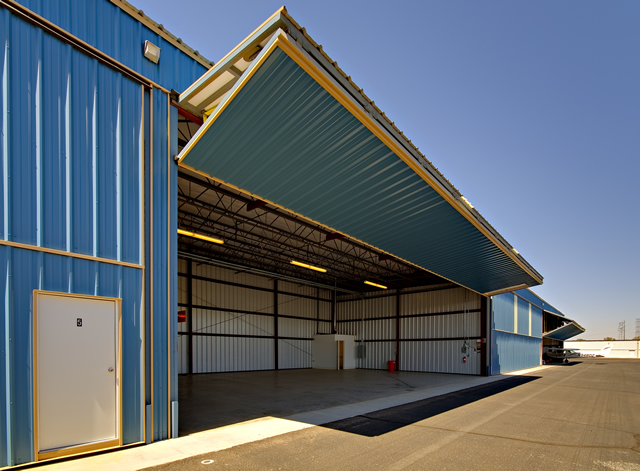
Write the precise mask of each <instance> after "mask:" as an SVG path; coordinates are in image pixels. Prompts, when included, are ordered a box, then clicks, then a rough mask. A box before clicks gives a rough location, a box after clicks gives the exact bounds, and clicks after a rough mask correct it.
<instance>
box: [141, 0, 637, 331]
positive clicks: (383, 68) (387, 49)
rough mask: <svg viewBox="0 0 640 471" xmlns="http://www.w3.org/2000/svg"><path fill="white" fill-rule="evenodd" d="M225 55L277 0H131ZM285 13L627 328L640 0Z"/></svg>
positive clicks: (601, 317)
mask: <svg viewBox="0 0 640 471" xmlns="http://www.w3.org/2000/svg"><path fill="white" fill-rule="evenodd" d="M132 3H133V4H134V5H135V6H136V7H137V8H140V9H142V10H144V12H145V13H146V14H147V15H148V16H150V17H151V18H152V19H154V20H155V21H157V22H159V23H162V24H163V25H164V26H165V28H167V29H168V30H169V31H171V32H172V33H173V34H175V35H176V36H179V37H181V38H182V39H183V40H184V41H185V42H186V43H187V44H189V45H190V46H191V47H193V48H194V49H198V50H199V51H200V52H201V53H202V54H203V55H205V56H206V57H207V58H209V59H211V60H213V61H217V60H219V59H220V58H221V57H223V56H224V55H225V54H226V53H227V52H228V51H229V50H231V49H232V48H233V47H235V46H236V45H237V44H238V43H239V42H240V41H242V40H243V39H244V38H245V37H246V36H247V35H248V34H249V33H250V32H251V31H253V30H254V29H255V28H256V27H257V26H259V25H260V24H261V23H262V22H263V21H264V20H265V19H266V18H268V17H269V16H270V15H271V14H272V13H273V12H274V11H276V10H277V9H278V8H279V7H280V6H281V3H278V2H276V1H270V0H259V1H258V0H252V1H249V0H247V1H235V2H213V1H202V0H200V1H196V0H183V1H181V2H179V3H177V2H172V1H168V0H132ZM286 6H287V10H288V11H289V13H290V14H291V15H292V16H293V17H294V18H295V19H296V21H297V22H298V23H300V25H302V26H304V27H305V28H306V29H307V31H308V33H309V34H310V35H311V36H312V37H313V38H314V39H315V40H316V41H317V42H318V43H320V44H322V45H323V48H324V50H325V51H326V52H327V53H328V54H329V56H331V57H332V58H333V59H334V60H336V61H337V62H338V64H339V65H340V67H341V68H342V69H343V70H344V71H345V72H346V73H347V74H348V75H351V76H352V78H353V80H354V81H355V82H356V83H357V84H358V85H359V86H360V87H362V88H363V89H364V91H365V93H366V94H367V95H368V96H369V97H370V98H372V99H373V100H374V101H375V102H376V104H377V105H378V106H379V107H380V108H381V109H382V110H383V111H385V113H386V114H387V116H389V117H390V118H391V119H392V120H393V121H395V123H396V125H397V126H398V127H399V128H400V129H401V130H402V131H404V133H405V135H407V136H408V137H409V138H410V139H411V140H412V141H413V142H414V144H416V145H417V146H418V147H419V148H420V150H421V151H422V152H423V153H424V154H425V155H426V156H427V158H429V159H430V160H431V161H432V162H433V163H434V165H435V166H436V167H438V168H439V169H440V171H442V172H443V173H444V175H445V176H446V177H447V178H448V179H449V180H450V181H451V182H452V183H453V184H454V185H455V186H456V188H458V189H459V190H460V191H461V192H462V193H463V194H464V195H465V196H466V197H467V198H468V199H469V201H471V203H472V204H473V205H474V206H475V207H476V208H477V209H478V210H479V211H480V212H481V213H482V214H483V216H484V217H485V218H487V220H488V221H489V222H490V223H491V224H492V225H493V226H494V227H495V228H496V229H497V230H498V231H499V232H500V233H501V234H502V235H503V236H504V237H505V238H506V239H507V240H508V241H509V242H510V243H511V244H513V246H514V247H516V248H517V249H518V251H519V252H520V253H521V254H522V255H523V256H524V257H525V258H526V259H527V261H529V263H531V264H532V265H533V266H534V267H535V268H536V269H537V270H538V271H539V272H540V273H541V274H542V275H543V276H544V277H545V282H544V285H542V286H540V287H536V288H534V289H533V290H534V291H535V292H536V293H537V294H539V295H540V296H542V297H543V298H544V299H546V300H547V301H548V302H550V303H551V304H553V305H554V306H556V307H557V308H558V309H560V310H561V311H563V312H564V313H565V314H566V315H567V316H569V317H571V318H574V319H575V320H577V321H578V322H579V323H580V324H582V325H583V326H584V327H585V328H586V329H587V332H586V334H585V335H584V336H583V337H584V338H592V339H598V338H603V337H604V336H612V337H617V333H618V331H617V329H618V322H620V321H623V320H626V322H627V338H631V337H633V336H634V334H635V332H634V330H635V329H634V327H635V326H634V321H635V318H638V317H640V307H639V306H640V302H639V301H638V300H640V247H639V243H640V208H639V206H638V195H637V193H638V191H637V190H638V188H639V187H640V181H639V180H640V27H639V25H640V2H638V1H635V0H616V1H615V2H605V1H590V0H565V1H562V2H557V1H552V0H541V1H536V2H513V1H497V0H488V1H482V2H479V1H471V0H466V1H455V2H450V1H437V2H436V1H424V0H423V1H396V2H393V3H391V2H382V1H357V2H356V1H333V0H329V1H322V2H311V1H303V0H297V1H290V2H288V3H287V5H286Z"/></svg>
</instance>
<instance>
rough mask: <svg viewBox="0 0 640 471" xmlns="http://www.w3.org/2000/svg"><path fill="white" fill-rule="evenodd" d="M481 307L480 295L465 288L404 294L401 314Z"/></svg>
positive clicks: (432, 312) (431, 312) (433, 312)
mask: <svg viewBox="0 0 640 471" xmlns="http://www.w3.org/2000/svg"><path fill="white" fill-rule="evenodd" d="M471 309H480V295H479V294H477V293H474V292H472V291H469V290H467V289H465V288H453V289H443V290H437V291H427V292H424V293H411V294H403V295H402V302H401V303H400V315H401V316H407V315H412V314H427V313H429V314H435V313H439V312H451V311H464V310H471Z"/></svg>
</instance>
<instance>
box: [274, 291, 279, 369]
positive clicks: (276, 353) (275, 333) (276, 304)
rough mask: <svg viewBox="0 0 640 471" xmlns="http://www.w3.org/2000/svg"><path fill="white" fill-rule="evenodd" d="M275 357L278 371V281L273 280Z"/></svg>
mask: <svg viewBox="0 0 640 471" xmlns="http://www.w3.org/2000/svg"><path fill="white" fill-rule="evenodd" d="M273 341H274V347H273V355H274V361H275V367H274V369H276V370H277V369H278V343H280V341H279V340H278V280H277V279H275V280H273Z"/></svg>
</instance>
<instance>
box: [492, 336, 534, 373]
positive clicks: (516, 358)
mask: <svg viewBox="0 0 640 471" xmlns="http://www.w3.org/2000/svg"><path fill="white" fill-rule="evenodd" d="M541 342H542V340H541V339H539V338H535V337H528V336H525V335H518V334H511V333H509V332H500V331H494V332H493V345H492V349H491V374H494V375H495V374H500V373H507V372H509V371H515V370H521V369H524V368H531V367H533V366H538V365H540V358H541V356H540V344H541Z"/></svg>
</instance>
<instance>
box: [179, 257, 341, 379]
mask: <svg viewBox="0 0 640 471" xmlns="http://www.w3.org/2000/svg"><path fill="white" fill-rule="evenodd" d="M188 263H190V262H189V261H186V260H181V261H180V272H181V276H180V277H179V278H180V293H181V294H180V303H182V304H183V305H186V304H187V303H188V299H187V292H188V291H187V290H188V278H187V277H186V276H185V275H186V272H187V270H188ZM192 273H193V275H194V277H200V278H201V279H198V278H195V279H193V280H192V290H193V291H192V292H193V305H194V306H201V307H194V308H193V311H192V312H193V326H192V329H193V371H194V373H213V372H220V371H251V370H263V369H272V368H275V342H277V343H278V368H311V360H312V359H311V340H310V339H311V338H312V337H313V336H314V335H316V334H317V333H328V332H329V331H330V330H331V324H330V322H328V321H329V320H330V319H331V305H330V303H329V302H327V301H326V300H328V299H330V292H329V291H326V290H318V289H317V288H315V287H310V286H306V285H299V284H296V283H288V282H282V281H278V295H277V299H278V320H277V325H278V329H277V337H284V338H278V339H276V330H275V325H276V320H275V310H274V300H275V293H274V287H275V284H274V281H273V280H272V279H268V278H265V277H261V276H258V275H252V274H248V273H239V272H237V271H233V270H228V269H225V268H219V267H215V266H210V265H198V264H196V263H192ZM202 278H206V279H202ZM230 283H233V284H230ZM283 291H286V292H287V293H290V294H284V293H283ZM318 294H320V300H318V299H317V298H318ZM301 296H308V297H301ZM311 298H314V299H311ZM202 306H209V307H210V308H208V309H204V308H202ZM181 309H186V308H185V307H181ZM179 330H180V332H183V334H182V335H180V338H181V340H180V342H181V345H182V347H181V348H180V349H178V352H179V355H180V359H179V372H180V373H187V372H188V371H189V365H188V355H189V351H188V329H187V324H186V323H181V324H179ZM261 337H262V338H261ZM196 340H197V341H196ZM226 349H232V350H226ZM243 349H245V351H243ZM185 357H186V358H185Z"/></svg>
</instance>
